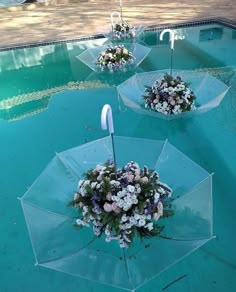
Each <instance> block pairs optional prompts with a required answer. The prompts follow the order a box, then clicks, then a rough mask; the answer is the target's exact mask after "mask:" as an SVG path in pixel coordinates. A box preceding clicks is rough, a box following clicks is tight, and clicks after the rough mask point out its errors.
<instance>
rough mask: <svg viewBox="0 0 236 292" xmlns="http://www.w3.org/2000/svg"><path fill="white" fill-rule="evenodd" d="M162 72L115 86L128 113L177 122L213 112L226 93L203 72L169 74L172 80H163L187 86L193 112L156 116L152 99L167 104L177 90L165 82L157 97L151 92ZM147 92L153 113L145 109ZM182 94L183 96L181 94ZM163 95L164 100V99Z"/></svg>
mask: <svg viewBox="0 0 236 292" xmlns="http://www.w3.org/2000/svg"><path fill="white" fill-rule="evenodd" d="M166 72H167V70H157V71H152V72H144V73H136V74H135V75H133V76H132V77H131V78H129V79H128V80H126V81H124V82H123V83H121V84H120V85H118V86H117V91H118V94H119V96H120V97H121V98H122V100H123V102H124V104H125V105H126V106H127V107H130V108H131V109H132V110H134V111H136V112H138V113H140V114H144V115H149V116H153V117H158V118H163V119H167V120H172V119H177V118H185V117H191V116H193V115H197V114H200V113H204V112H207V111H209V110H211V109H213V108H214V107H217V106H218V105H219V104H220V102H221V100H222V99H223V97H224V96H225V94H226V93H227V91H228V90H229V87H228V86H227V85H226V84H224V83H223V82H221V81H220V80H219V79H217V78H215V77H213V76H211V75H210V74H208V73H207V72H195V71H187V70H172V76H171V77H168V76H167V78H175V79H178V78H179V77H181V79H182V80H184V81H185V83H186V84H189V87H190V89H191V90H192V92H193V94H194V95H195V97H196V101H195V104H196V105H195V109H193V110H191V111H185V112H181V113H178V112H176V113H175V114H168V113H162V112H158V111H156V110H155V107H154V106H155V104H154V102H155V100H154V99H155V98H156V96H157V95H159V96H160V95H162V100H163V99H166V102H167V103H169V97H170V95H171V94H172V93H173V92H174V90H175V89H176V88H177V86H176V85H173V86H172V85H168V84H166V85H165V86H164V83H166V82H163V81H162V83H161V84H162V85H161V86H163V87H162V92H158V94H157V92H156V91H155V90H156V87H155V82H156V81H157V80H159V81H158V82H159V84H160V80H163V76H165V74H166ZM156 84H157V83H156ZM161 86H159V87H161ZM174 87H175V89H174ZM147 88H149V89H150V92H151V95H153V96H154V97H153V109H149V108H145V100H144V95H145V92H146V89H147ZM163 89H164V90H163ZM178 90H179V89H178ZM170 92H172V93H170ZM182 92H183V95H184V91H182ZM166 95H167V97H165V96H166ZM176 104H177V102H176ZM163 112H164V111H163Z"/></svg>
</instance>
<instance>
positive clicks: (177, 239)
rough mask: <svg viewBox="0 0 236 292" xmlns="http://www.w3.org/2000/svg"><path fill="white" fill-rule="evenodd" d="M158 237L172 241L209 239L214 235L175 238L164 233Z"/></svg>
mask: <svg viewBox="0 0 236 292" xmlns="http://www.w3.org/2000/svg"><path fill="white" fill-rule="evenodd" d="M158 237H160V238H163V239H167V240H174V241H194V240H209V239H212V238H215V236H214V235H212V236H209V237H197V238H176V237H170V236H166V235H158Z"/></svg>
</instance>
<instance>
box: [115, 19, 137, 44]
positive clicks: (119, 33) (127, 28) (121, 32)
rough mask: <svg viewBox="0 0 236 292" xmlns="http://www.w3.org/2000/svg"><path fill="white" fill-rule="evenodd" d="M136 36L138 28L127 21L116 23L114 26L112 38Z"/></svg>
mask: <svg viewBox="0 0 236 292" xmlns="http://www.w3.org/2000/svg"><path fill="white" fill-rule="evenodd" d="M135 36H136V28H135V27H134V26H132V25H130V24H128V23H127V22H123V21H122V22H121V23H116V24H115V25H114V26H112V38H113V39H115V40H121V39H132V38H134V37H135Z"/></svg>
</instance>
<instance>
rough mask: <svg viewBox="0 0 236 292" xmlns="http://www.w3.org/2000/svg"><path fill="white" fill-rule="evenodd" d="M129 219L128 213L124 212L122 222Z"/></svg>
mask: <svg viewBox="0 0 236 292" xmlns="http://www.w3.org/2000/svg"><path fill="white" fill-rule="evenodd" d="M127 220H128V217H127V216H126V214H123V215H122V217H121V222H126V221H127Z"/></svg>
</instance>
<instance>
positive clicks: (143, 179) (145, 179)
mask: <svg viewBox="0 0 236 292" xmlns="http://www.w3.org/2000/svg"><path fill="white" fill-rule="evenodd" d="M141 181H142V182H143V183H144V184H146V183H147V182H148V177H146V176H144V177H142V178H141Z"/></svg>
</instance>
